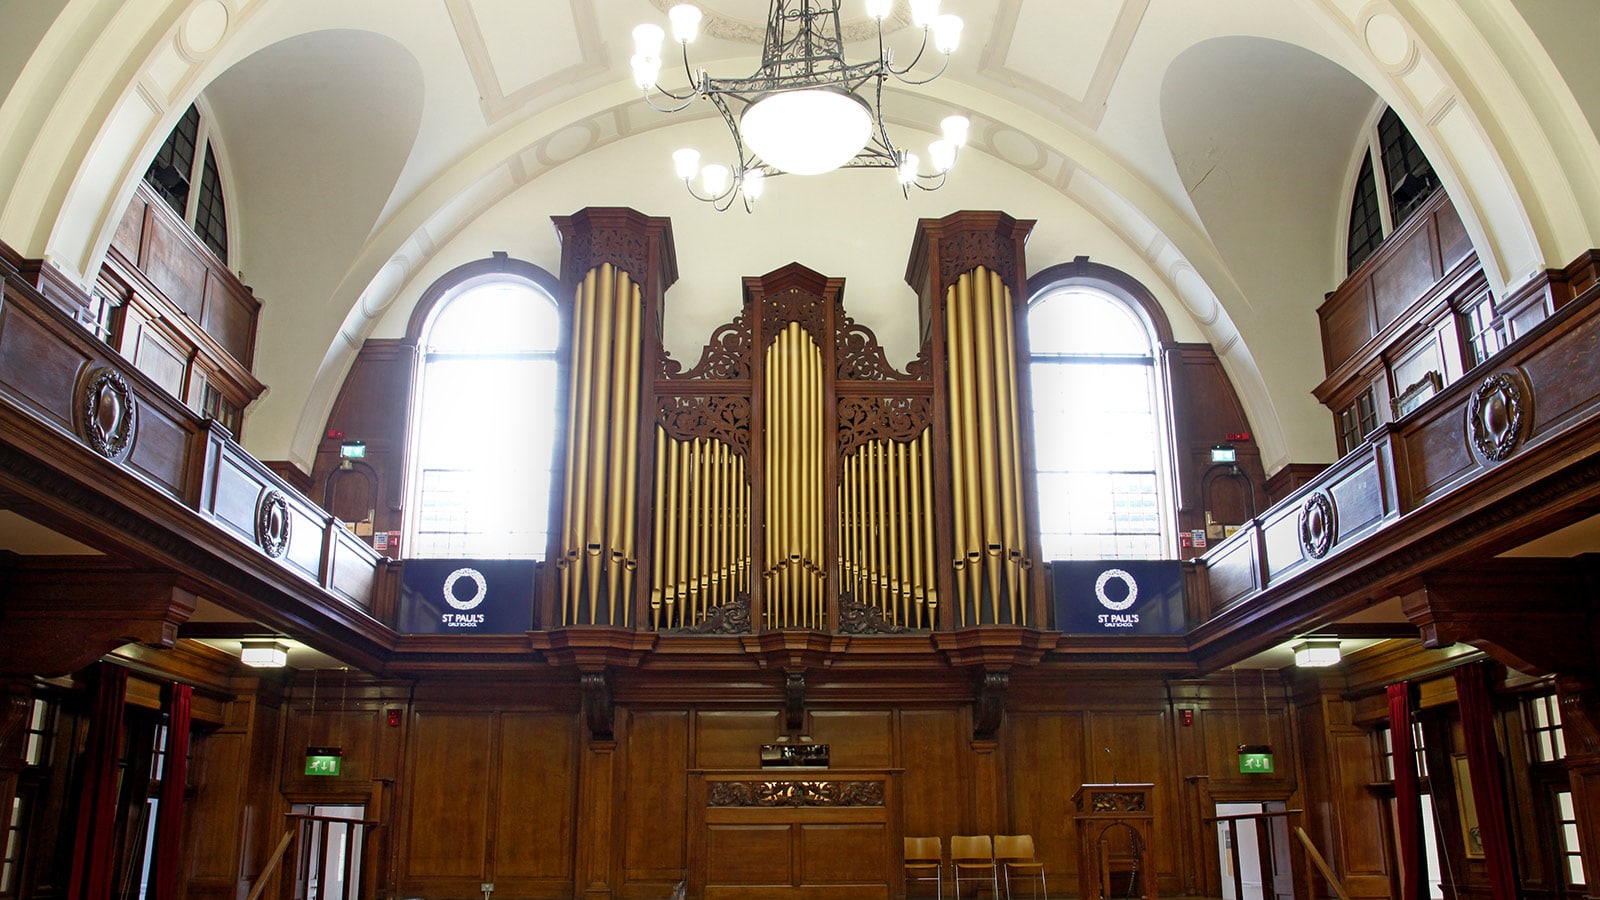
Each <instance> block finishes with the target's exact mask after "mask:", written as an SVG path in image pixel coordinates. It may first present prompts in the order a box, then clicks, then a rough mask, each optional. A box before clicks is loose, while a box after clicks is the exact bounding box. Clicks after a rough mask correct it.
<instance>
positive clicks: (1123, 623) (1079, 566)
mask: <svg viewBox="0 0 1600 900" xmlns="http://www.w3.org/2000/svg"><path fill="white" fill-rule="evenodd" d="M1050 571H1051V574H1052V576H1053V581H1054V584H1055V607H1056V610H1055V611H1056V628H1057V629H1059V630H1061V631H1062V632H1065V633H1067V634H1112V635H1115V634H1182V633H1183V632H1184V631H1186V630H1187V625H1186V623H1185V622H1184V609H1183V569H1182V564H1181V563H1179V562H1178V561H1176V560H1129V559H1106V560H1071V561H1065V562H1053V563H1051V564H1050Z"/></svg>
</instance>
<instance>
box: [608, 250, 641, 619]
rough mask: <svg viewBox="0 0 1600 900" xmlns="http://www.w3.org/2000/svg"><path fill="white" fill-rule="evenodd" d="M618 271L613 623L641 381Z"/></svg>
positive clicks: (611, 472) (628, 294)
mask: <svg viewBox="0 0 1600 900" xmlns="http://www.w3.org/2000/svg"><path fill="white" fill-rule="evenodd" d="M617 274H618V276H619V277H618V278H617V283H616V294H615V296H614V297H613V298H611V299H612V300H613V306H614V307H615V308H616V310H617V322H616V339H615V340H614V341H612V343H611V346H612V348H613V352H614V354H615V359H614V360H613V366H614V367H615V368H616V370H617V374H616V383H615V386H614V388H613V397H614V403H613V405H612V407H611V410H610V418H611V422H610V423H609V424H610V428H611V447H610V450H609V452H608V454H607V463H608V464H607V466H606V475H607V477H606V485H605V487H606V501H607V502H606V518H605V523H606V547H605V554H606V621H607V622H610V623H612V624H622V623H623V621H624V620H623V618H622V616H621V615H619V613H621V612H622V610H621V609H620V608H619V606H620V604H621V601H622V598H623V596H624V590H623V588H624V584H623V581H624V579H625V578H626V575H625V570H626V568H627V563H628V556H629V554H628V553H627V552H626V549H627V543H628V541H627V531H626V525H627V513H626V506H625V505H624V501H625V500H626V499H627V491H628V484H629V482H633V481H636V480H637V479H634V478H631V477H629V476H630V475H632V474H633V473H632V468H633V467H632V465H631V464H630V460H629V459H628V457H627V451H628V435H629V434H630V433H632V431H633V427H632V426H633V420H632V419H631V418H630V416H629V412H630V410H631V409H632V408H633V403H634V400H635V399H637V396H638V393H637V392H638V385H637V384H636V383H635V379H634V378H633V376H634V375H635V369H636V366H635V364H634V350H635V348H636V345H637V344H638V341H636V340H635V339H634V337H633V333H632V330H631V325H632V321H633V318H634V317H633V315H632V309H633V303H632V302H631V301H632V299H633V295H634V291H633V289H632V286H633V285H632V280H631V279H630V278H629V276H628V273H626V272H618V273H617Z"/></svg>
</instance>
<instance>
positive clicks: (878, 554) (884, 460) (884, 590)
mask: <svg viewBox="0 0 1600 900" xmlns="http://www.w3.org/2000/svg"><path fill="white" fill-rule="evenodd" d="M888 475H889V448H888V447H886V446H884V442H883V441H873V442H872V483H873V485H874V486H875V488H874V490H873V501H874V504H873V509H872V520H873V523H874V524H875V525H876V527H875V528H873V530H872V562H873V566H872V568H873V570H874V574H875V575H876V576H877V582H878V590H877V602H876V604H875V605H876V606H878V607H879V608H880V609H887V608H888V606H889V604H890V602H891V601H892V594H891V588H892V587H893V574H892V572H891V571H890V570H891V567H892V565H893V563H892V562H891V560H890V559H889V541H888V540H887V538H888V536H889V527H890V526H889V491H890V489H891V487H892V486H891V485H890V484H889V477H888Z"/></svg>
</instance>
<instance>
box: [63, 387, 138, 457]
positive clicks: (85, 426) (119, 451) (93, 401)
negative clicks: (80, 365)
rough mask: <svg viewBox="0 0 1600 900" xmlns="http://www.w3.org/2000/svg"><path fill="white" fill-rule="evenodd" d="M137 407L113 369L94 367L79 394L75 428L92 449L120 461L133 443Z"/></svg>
mask: <svg viewBox="0 0 1600 900" xmlns="http://www.w3.org/2000/svg"><path fill="white" fill-rule="evenodd" d="M137 413H138V407H137V405H136V402H135V400H134V396H133V392H132V391H131V390H129V388H128V382H127V381H125V380H123V377H122V376H121V375H120V374H118V373H117V370H116V369H112V368H110V367H103V368H99V369H95V370H93V371H91V372H90V373H89V374H88V377H86V378H85V379H84V381H83V388H82V389H81V390H80V392H79V394H78V428H79V431H80V433H81V434H82V436H83V439H84V440H85V441H87V442H88V444H89V446H90V447H92V448H94V451H95V452H96V453H98V454H100V455H101V456H104V457H105V458H107V459H110V460H115V461H118V462H120V461H122V459H123V458H125V457H126V456H127V455H128V449H129V447H130V446H131V445H132V443H133V435H134V420H135V416H136V415H137Z"/></svg>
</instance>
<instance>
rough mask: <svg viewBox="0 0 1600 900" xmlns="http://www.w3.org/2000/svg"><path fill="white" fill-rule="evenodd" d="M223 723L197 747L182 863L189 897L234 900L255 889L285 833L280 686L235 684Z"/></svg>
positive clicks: (238, 681)
mask: <svg viewBox="0 0 1600 900" xmlns="http://www.w3.org/2000/svg"><path fill="white" fill-rule="evenodd" d="M234 687H235V691H236V694H235V697H234V699H233V701H232V702H231V703H230V704H229V705H228V710H227V721H226V722H225V723H224V724H223V726H222V727H221V728H219V729H217V730H215V731H212V732H209V733H207V734H205V735H204V736H203V737H201V738H200V740H199V741H198V743H197V744H196V745H195V756H194V766H195V767H194V770H193V772H192V774H191V776H190V780H191V782H192V783H193V784H194V785H195V793H194V796H193V797H191V798H190V799H189V800H188V801H186V808H185V814H184V823H185V825H184V844H183V854H182V858H183V860H184V862H185V864H186V865H187V867H188V868H187V870H186V884H187V888H186V890H187V892H188V893H187V896H188V897H190V898H195V900H202V898H211V900H236V898H237V897H238V896H239V895H240V893H241V892H243V891H246V890H248V889H249V888H250V887H252V886H254V885H255V883H256V881H257V880H258V876H259V874H260V872H261V870H262V868H263V867H264V866H265V865H266V863H267V855H268V854H269V853H271V851H272V849H273V848H274V847H275V846H276V845H277V842H278V840H279V838H280V837H281V836H282V835H283V833H284V831H285V830H286V829H285V825H284V819H283V815H282V814H283V812H284V811H285V810H286V806H285V804H284V802H283V800H282V795H281V794H280V793H279V790H278V787H279V782H278V781H277V779H271V778H266V777H261V775H262V773H270V772H273V771H274V770H275V769H276V768H277V766H278V765H279V752H280V748H279V743H278V741H279V737H280V735H279V729H280V727H281V725H282V723H283V721H284V720H283V716H282V710H281V707H280V704H281V702H282V691H281V685H279V684H278V683H276V682H273V681H268V680H258V679H255V678H246V677H241V678H236V679H234Z"/></svg>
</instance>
